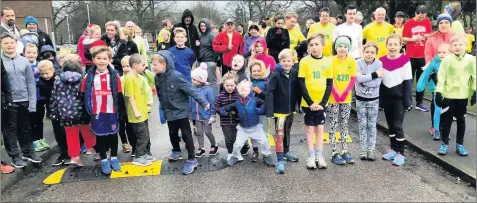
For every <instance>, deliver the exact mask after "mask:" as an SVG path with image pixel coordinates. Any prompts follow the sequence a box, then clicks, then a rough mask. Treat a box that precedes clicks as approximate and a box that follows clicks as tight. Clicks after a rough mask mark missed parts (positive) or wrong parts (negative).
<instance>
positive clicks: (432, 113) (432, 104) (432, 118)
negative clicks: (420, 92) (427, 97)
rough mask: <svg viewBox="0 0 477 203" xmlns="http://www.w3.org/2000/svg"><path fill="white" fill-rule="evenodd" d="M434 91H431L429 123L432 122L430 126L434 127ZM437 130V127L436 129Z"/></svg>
mask: <svg viewBox="0 0 477 203" xmlns="http://www.w3.org/2000/svg"><path fill="white" fill-rule="evenodd" d="M435 94H436V93H434V92H433V93H432V101H431V123H432V127H433V128H435V127H434V112H436V107H435V105H434V104H435V103H434V96H435ZM436 130H437V129H436Z"/></svg>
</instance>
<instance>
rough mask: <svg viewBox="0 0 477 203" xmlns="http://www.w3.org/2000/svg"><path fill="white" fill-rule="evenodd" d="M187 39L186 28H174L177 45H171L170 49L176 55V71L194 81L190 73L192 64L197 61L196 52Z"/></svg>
mask: <svg viewBox="0 0 477 203" xmlns="http://www.w3.org/2000/svg"><path fill="white" fill-rule="evenodd" d="M186 40H187V32H186V30H185V29H184V28H180V27H179V28H174V41H175V42H176V46H174V47H171V48H170V49H169V51H170V52H171V53H172V54H173V55H174V57H175V67H176V71H178V72H179V73H182V75H184V77H185V78H186V79H187V81H189V83H191V82H192V78H191V75H190V72H191V69H192V64H193V63H194V62H195V58H194V52H193V51H192V49H190V48H187V47H186V45H185V42H186Z"/></svg>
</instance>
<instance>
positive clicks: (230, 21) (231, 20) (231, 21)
mask: <svg viewBox="0 0 477 203" xmlns="http://www.w3.org/2000/svg"><path fill="white" fill-rule="evenodd" d="M225 23H226V24H228V23H234V20H233V19H232V18H228V19H227V21H225Z"/></svg>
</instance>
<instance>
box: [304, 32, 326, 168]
mask: <svg viewBox="0 0 477 203" xmlns="http://www.w3.org/2000/svg"><path fill="white" fill-rule="evenodd" d="M324 44H325V37H324V35H323V34H316V35H312V36H310V37H309V38H308V40H307V45H308V53H309V55H308V56H305V57H304V58H303V59H302V60H301V61H300V69H299V71H298V80H299V84H300V86H301V87H300V89H301V91H302V97H303V99H302V101H301V106H302V109H303V111H304V112H305V125H306V126H307V127H306V143H307V145H308V159H307V161H306V166H307V167H308V168H310V169H316V163H318V168H327V164H326V162H325V158H324V157H323V136H324V133H325V132H324V131H325V129H324V128H325V127H324V125H325V118H326V113H325V112H326V104H327V103H328V99H329V98H330V94H331V88H332V86H333V76H332V72H331V58H328V57H325V56H323V46H324ZM314 145H315V146H316V149H315V146H314Z"/></svg>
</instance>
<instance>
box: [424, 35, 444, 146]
mask: <svg viewBox="0 0 477 203" xmlns="http://www.w3.org/2000/svg"><path fill="white" fill-rule="evenodd" d="M449 53H450V45H449V44H441V45H440V46H439V48H438V51H437V56H436V57H434V59H432V61H431V62H430V63H429V64H427V66H426V67H424V68H425V70H424V72H423V73H422V74H421V77H420V78H419V81H418V82H417V85H416V90H417V91H418V92H422V91H424V89H425V88H426V86H427V84H429V91H430V92H432V104H431V123H432V126H431V130H430V131H429V132H430V133H431V135H432V137H433V139H434V140H440V139H441V133H440V129H439V126H440V125H439V124H440V118H441V110H442V109H441V108H439V107H436V102H435V97H436V95H435V91H436V84H437V73H438V72H439V66H440V65H441V61H442V60H443V59H444V58H445V57H446V56H447V55H449Z"/></svg>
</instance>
